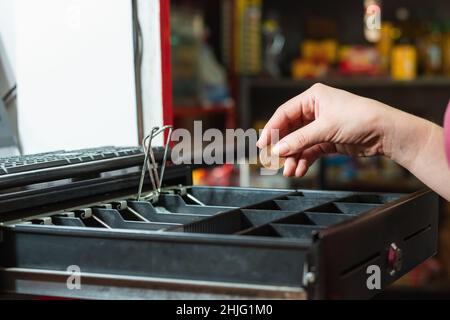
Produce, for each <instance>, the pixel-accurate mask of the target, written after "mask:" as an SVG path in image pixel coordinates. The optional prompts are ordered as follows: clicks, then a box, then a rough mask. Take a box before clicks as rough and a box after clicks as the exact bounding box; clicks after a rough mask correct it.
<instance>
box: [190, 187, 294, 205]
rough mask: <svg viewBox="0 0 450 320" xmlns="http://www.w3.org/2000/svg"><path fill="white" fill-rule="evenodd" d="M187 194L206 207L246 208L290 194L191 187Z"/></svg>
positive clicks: (286, 191) (288, 192) (262, 190)
mask: <svg viewBox="0 0 450 320" xmlns="http://www.w3.org/2000/svg"><path fill="white" fill-rule="evenodd" d="M188 192H189V193H190V194H191V195H193V196H194V197H195V198H197V199H198V200H200V201H201V202H203V203H204V204H206V205H210V206H230V207H246V206H250V205H252V204H255V203H259V202H263V201H267V200H270V199H273V198H276V197H280V196H283V195H287V194H290V193H291V192H293V191H289V190H267V189H243V188H220V187H214V188H209V187H195V186H194V187H191V188H189V189H188Z"/></svg>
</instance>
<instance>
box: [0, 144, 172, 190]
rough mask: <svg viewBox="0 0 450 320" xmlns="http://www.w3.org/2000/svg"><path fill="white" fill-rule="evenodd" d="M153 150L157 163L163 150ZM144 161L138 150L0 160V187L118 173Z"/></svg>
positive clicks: (94, 150)
mask: <svg viewBox="0 0 450 320" xmlns="http://www.w3.org/2000/svg"><path fill="white" fill-rule="evenodd" d="M153 150H154V153H155V158H156V161H157V162H159V161H161V160H162V157H163V154H164V148H163V147H155V148H153ZM143 160H144V153H143V151H142V148H140V147H101V148H91V149H80V150H72V151H66V150H59V151H54V152H47V153H39V154H32V155H23V156H13V157H7V158H0V188H4V187H13V186H18V185H24V184H30V183H37V182H44V181H50V180H54V179H62V178H70V177H74V176H77V175H80V174H84V173H86V174H89V173H95V172H102V171H110V170H117V169H121V168H127V167H132V166H136V165H142V162H143Z"/></svg>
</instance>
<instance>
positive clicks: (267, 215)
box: [183, 209, 295, 234]
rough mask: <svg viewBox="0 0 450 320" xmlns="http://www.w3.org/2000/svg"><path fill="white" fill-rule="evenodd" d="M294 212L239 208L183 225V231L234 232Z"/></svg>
mask: <svg viewBox="0 0 450 320" xmlns="http://www.w3.org/2000/svg"><path fill="white" fill-rule="evenodd" d="M294 213H295V212H288V211H273V210H251V209H240V210H234V211H231V212H227V213H226V214H220V215H217V216H214V217H210V218H207V219H203V220H201V221H197V222H196V223H192V224H189V225H185V226H184V227H183V231H184V232H195V233H213V234H236V233H239V234H240V233H241V232H243V231H245V230H248V229H252V228H255V227H257V226H260V225H262V224H265V223H269V222H271V221H273V220H279V219H281V218H282V217H286V216H290V215H293V214H294Z"/></svg>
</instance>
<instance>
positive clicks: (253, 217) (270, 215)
mask: <svg viewBox="0 0 450 320" xmlns="http://www.w3.org/2000/svg"><path fill="white" fill-rule="evenodd" d="M241 211H242V213H243V214H244V216H245V217H246V218H247V219H248V220H249V221H250V223H251V225H252V226H258V225H263V224H266V223H269V222H272V221H276V220H280V219H283V218H285V217H287V216H290V215H293V214H295V211H274V210H253V209H242V210H241Z"/></svg>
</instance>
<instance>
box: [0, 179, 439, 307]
mask: <svg viewBox="0 0 450 320" xmlns="http://www.w3.org/2000/svg"><path fill="white" fill-rule="evenodd" d="M185 191H187V194H189V195H190V196H187V195H186V194H184V193H183V192H181V193H180V194H162V195H160V197H159V200H158V201H157V202H156V203H152V202H149V201H136V200H134V199H133V196H132V195H130V196H121V197H112V196H111V195H107V196H105V197H103V198H102V200H99V199H95V201H94V199H92V200H89V201H88V200H87V198H86V200H84V202H83V203H77V205H75V206H73V205H72V203H71V204H70V205H69V204H68V203H66V202H61V203H59V204H58V205H57V206H53V207H52V208H51V210H50V209H49V208H48V207H40V208H36V209H33V210H30V213H29V214H28V215H27V217H26V218H23V219H21V220H10V221H4V225H3V227H1V229H0V235H1V240H2V241H1V242H0V265H1V266H2V267H3V268H4V269H5V270H7V269H11V268H19V269H23V270H47V271H59V272H63V271H65V270H66V269H67V267H68V266H71V265H77V266H79V268H80V269H81V271H82V272H84V273H86V274H102V275H110V276H132V277H150V278H152V279H155V278H156V279H166V280H167V279H172V280H177V281H194V282H195V281H202V282H207V283H215V284H217V285H218V286H220V285H226V286H229V287H233V288H234V289H235V290H237V288H240V289H242V288H247V287H248V286H264V287H271V288H275V291H278V292H292V291H294V292H297V291H296V290H305V291H307V292H308V297H309V298H354V297H357V298H365V297H366V298H367V297H371V296H373V295H375V294H376V293H377V292H374V291H371V290H369V289H368V288H367V286H366V281H365V279H366V277H367V273H366V267H367V266H368V265H370V264H376V265H378V266H380V268H381V269H382V270H383V279H382V285H383V288H384V287H386V286H387V285H389V284H390V283H392V282H393V281H395V280H396V279H398V278H399V277H400V276H401V275H403V274H405V273H406V272H408V271H409V270H411V269H412V268H413V267H414V266H416V265H417V264H418V263H420V262H422V261H423V260H425V259H426V258H428V257H430V256H431V255H433V254H434V253H435V252H436V239H437V204H436V203H437V199H436V196H435V195H434V194H432V193H430V192H429V191H422V192H418V193H415V194H413V195H394V194H360V193H354V192H323V191H308V190H271V189H252V188H214V187H188V188H186V190H185ZM193 198H194V199H195V200H193ZM199 202H200V203H202V204H203V205H199V204H198V203H199ZM392 244H395V245H396V246H398V247H399V248H401V250H402V251H401V259H402V261H401V266H400V268H398V270H395V272H394V273H393V272H392V266H391V265H390V264H389V261H388V259H387V254H388V251H389V248H390V246H391V245H392ZM0 280H1V278H0ZM219 284H220V285H219ZM10 286H11V284H10V283H9V282H7V283H4V287H8V288H9V287H10ZM0 288H1V282H0ZM10 290H12V289H10ZM28 290H31V289H28ZM261 290H262V289H261ZM23 291H27V290H25V289H24V290H23ZM28 293H29V292H28ZM55 294H56V293H55ZM57 294H58V295H64V294H67V295H69V296H72V295H73V292H65V291H64V289H61V290H60V291H58V293H57ZM80 295H81V297H83V295H82V293H80ZM287 296H289V295H288V294H287Z"/></svg>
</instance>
